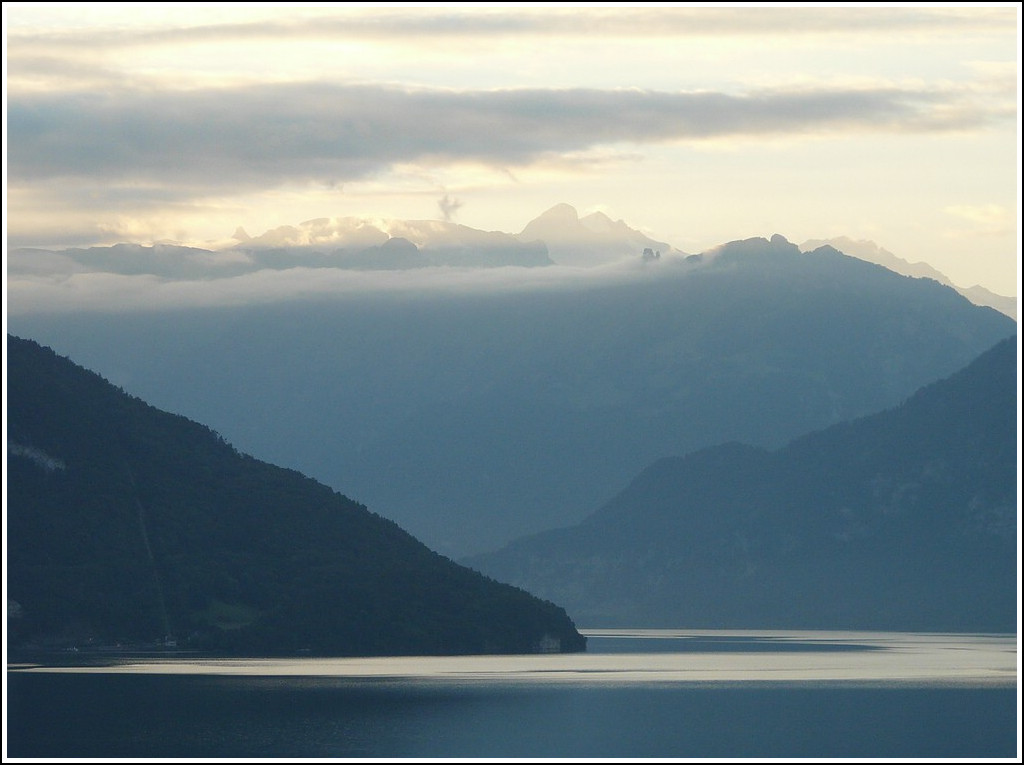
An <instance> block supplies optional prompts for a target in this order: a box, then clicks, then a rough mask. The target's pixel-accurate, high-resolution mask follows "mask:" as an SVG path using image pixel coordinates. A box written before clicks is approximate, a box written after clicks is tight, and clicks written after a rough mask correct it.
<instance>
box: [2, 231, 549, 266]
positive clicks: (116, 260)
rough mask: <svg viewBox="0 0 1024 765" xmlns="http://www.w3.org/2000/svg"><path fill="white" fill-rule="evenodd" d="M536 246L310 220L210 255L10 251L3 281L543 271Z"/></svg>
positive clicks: (504, 238)
mask: <svg viewBox="0 0 1024 765" xmlns="http://www.w3.org/2000/svg"><path fill="white" fill-rule="evenodd" d="M551 264H552V261H551V259H550V258H549V257H548V252H547V247H546V246H545V245H544V243H543V242H521V241H519V240H518V239H516V238H515V237H514V236H512V235H511V234H506V233H503V232H500V231H480V230H477V229H473V228H469V227H468V226H460V225H457V224H455V223H451V222H447V221H430V220H420V221H402V220H393V219H387V220H369V219H365V218H355V217H343V218H316V219H314V220H308V221H305V222H303V223H301V224H299V225H298V226H279V227H277V228H275V229H271V230H270V231H267V232H265V233H263V234H261V235H260V236H256V237H252V236H249V235H248V234H247V233H246V232H245V231H244V230H243V229H241V228H240V229H238V230H237V231H236V232H235V235H234V237H233V239H232V241H231V242H229V243H228V244H227V245H225V246H221V247H218V248H217V249H213V250H207V249H203V248H199V247H184V246H180V245H175V244H166V243H158V244H154V245H152V246H144V245H139V244H116V245H113V246H110V247H89V248H72V249H67V250H61V251H57V252H54V251H49V250H40V249H33V248H18V249H14V250H11V252H10V253H9V257H8V263H7V268H8V273H9V274H21V275H38V274H50V275H63V276H66V275H69V274H78V273H108V274H122V275H129V276H138V275H152V276H158V277H161V278H165V279H221V278H227V277H233V276H239V275H242V274H251V273H255V272H258V271H261V270H264V269H270V270H275V271H283V270H288V269H292V268H322V269H328V268H331V269H343V270H356V271H395V270H407V269H418V268H427V267H437V266H449V267H459V268H497V267H503V266H518V267H536V266H548V265H551Z"/></svg>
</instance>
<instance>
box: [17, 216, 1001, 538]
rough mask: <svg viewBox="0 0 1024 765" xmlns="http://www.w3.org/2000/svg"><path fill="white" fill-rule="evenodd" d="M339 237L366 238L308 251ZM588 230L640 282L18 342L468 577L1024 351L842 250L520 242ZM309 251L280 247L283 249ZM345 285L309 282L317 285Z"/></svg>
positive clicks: (453, 295) (439, 289) (554, 282)
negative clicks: (379, 519)
mask: <svg viewBox="0 0 1024 765" xmlns="http://www.w3.org/2000/svg"><path fill="white" fill-rule="evenodd" d="M534 224H536V225H534ZM332 226H334V228H336V229H338V230H344V231H349V230H355V229H358V228H359V227H358V226H355V225H354V224H353V225H349V224H347V223H346V224H345V225H341V224H337V225H335V224H324V225H323V226H321V225H320V224H316V225H312V224H310V225H309V226H308V227H307V228H309V229H310V231H313V230H318V231H319V230H323V231H329V230H332V229H331V227H332ZM339 226H340V228H339ZM560 226H561V227H562V228H559V227H560ZM300 228H301V227H300ZM427 228H430V227H423V226H421V227H419V228H417V227H416V226H413V225H411V224H410V225H408V226H407V227H406V228H404V229H401V231H403V232H405V234H407V235H408V236H413V233H411V232H412V231H413V229H415V230H417V231H420V232H421V233H422V232H423V231H424V230H426V229H427ZM580 228H583V229H586V230H587V231H589V232H591V233H592V234H594V235H595V236H597V235H598V233H599V232H600V231H602V230H605V231H606V233H607V234H608V237H609V239H608V241H613V240H614V241H619V242H623V243H624V244H622V246H623V247H625V248H627V249H628V250H630V251H631V255H630V257H629V258H627V259H626V260H624V261H622V262H621V263H620V264H613V265H604V266H596V267H594V268H572V267H569V268H566V267H558V266H546V267H539V268H512V267H502V268H490V269H489V268H481V269H461V270H459V269H456V270H453V271H451V272H449V271H444V270H443V269H441V270H442V271H443V273H442V274H441V275H435V276H432V277H430V278H429V279H428V278H423V279H421V278H420V276H422V275H424V274H426V273H427V272H435V271H438V270H439V269H432V268H426V269H423V268H420V269H413V270H404V271H401V272H399V273H397V274H396V273H395V272H389V273H387V274H384V276H386V277H387V278H383V277H381V278H378V277H376V276H375V277H374V278H373V280H371V281H368V282H363V281H359V282H357V284H358V285H359V287H360V288H359V289H355V288H353V289H351V290H349V291H339V292H324V293H312V294H311V295H306V294H304V293H303V294H297V295H292V296H289V295H286V294H282V296H280V297H279V298H277V299H275V300H272V301H263V302H253V303H247V302H245V300H244V299H242V298H236V296H235V295H234V294H233V293H232V294H229V295H228V297H226V298H224V302H223V303H222V304H216V305H209V306H206V305H204V306H200V307H194V306H192V305H184V306H183V307H180V308H173V307H167V306H166V305H158V306H156V307H153V308H151V309H149V308H147V307H146V306H145V305H141V306H137V307H135V308H134V309H133V310H131V311H128V312H124V311H122V310H117V309H111V310H109V311H104V310H101V309H100V308H96V307H93V308H92V309H91V310H88V311H75V312H63V313H62V312H60V311H55V312H53V313H48V312H44V310H42V307H41V306H40V307H36V308H35V309H34V310H30V311H25V312H14V313H12V314H11V315H10V316H9V328H10V331H12V332H13V333H16V334H18V335H20V336H23V337H29V338H32V339H35V340H37V341H39V342H42V343H44V344H46V345H49V346H51V347H53V348H54V349H56V350H57V351H58V352H59V353H62V354H66V355H69V356H71V357H72V358H75V359H76V360H77V361H78V362H79V363H82V364H84V365H86V366H87V367H89V368H91V369H94V370H96V371H97V372H99V373H100V374H103V375H104V376H105V377H107V378H108V379H110V380H111V381H113V382H114V383H116V384H118V385H120V386H122V387H124V388H125V389H126V390H128V391H130V392H131V393H133V394H135V395H138V396H141V397H142V398H144V399H145V400H146V401H148V402H151V403H152V404H154V405H155V406H158V407H160V408H162V409H165V410H168V411H172V412H176V413H180V414H182V415H185V416H187V417H190V418H192V419H195V420H198V421H200V422H203V423H206V424H207V425H209V426H210V427H213V428H215V429H216V430H217V431H218V432H220V433H222V434H224V436H225V438H227V439H228V440H229V441H230V442H231V443H233V444H235V445H236V446H237V447H238V448H239V449H241V450H243V451H245V452H246V453H250V454H253V455H254V456H256V457H258V458H260V459H263V460H267V461H269V462H272V463H274V464H278V465H283V466H287V467H290V468H294V469H297V470H300V471H302V472H303V473H304V474H306V475H311V476H314V477H315V478H317V479H318V480H320V481H322V482H324V483H326V484H328V485H330V486H332V487H334V488H336V489H338V490H340V491H344V492H345V493H346V494H347V495H349V496H352V497H354V498H356V499H357V500H359V501H360V502H364V503H366V504H367V505H368V506H370V507H372V508H373V509H374V510H375V511H376V512H379V513H381V514H382V515H384V516H385V517H388V518H391V519H392V520H395V521H396V522H398V523H399V524H400V525H401V526H402V527H403V528H405V529H407V530H409V531H410V532H411V533H412V534H414V535H415V536H417V537H418V538H420V539H422V540H423V541H424V542H426V543H427V544H428V545H430V546H431V547H432V548H434V549H437V550H440V551H442V552H444V553H445V554H449V555H460V556H461V555H469V554H473V553H478V552H483V551H486V550H489V549H496V548H498V547H500V546H502V545H504V544H506V543H507V542H509V541H511V540H512V539H515V538H517V537H520V536H522V535H524V534H529V533H534V532H538V531H541V530H544V529H550V528H555V527H560V526H566V525H568V524H572V523H575V522H578V521H580V520H582V519H583V518H584V517H585V516H586V515H587V514H588V513H590V512H591V511H592V509H593V508H594V507H596V506H597V505H598V504H599V503H601V502H603V501H605V500H606V498H607V497H609V496H611V495H612V494H613V493H614V492H616V491H618V490H620V489H621V487H622V486H623V485H625V484H626V483H627V482H628V481H629V480H630V479H631V478H632V477H633V476H634V475H636V474H637V473H638V472H639V471H640V470H642V469H643V468H644V467H645V466H646V465H649V464H650V463H652V462H653V461H654V460H657V459H659V458H661V457H665V456H667V455H672V454H684V453H687V452H690V451H692V450H695V449H699V448H701V447H705V446H711V445H714V444H718V443H722V442H726V441H732V440H736V441H742V442H745V443H750V444H753V445H755V446H758V447H761V448H777V447H779V446H781V445H783V444H785V443H786V442H787V441H788V440H790V439H792V438H794V437H796V436H798V435H800V434H802V433H806V432H809V431H811V430H814V429H817V428H822V427H825V426H828V425H830V424H833V423H836V422H840V421H842V420H846V419H850V418H853V417H857V416H861V415H865V414H868V413H871V412H876V411H879V410H881V409H883V408H886V407H890V406H894V405H896V404H898V403H899V402H900V401H902V400H903V399H904V398H906V397H907V396H909V395H911V394H912V393H913V392H914V391H915V390H917V389H918V388H919V387H921V386H922V385H925V384H927V383H929V382H931V381H933V380H936V379H938V378H940V377H943V376H945V375H948V374H951V373H952V372H953V371H955V370H956V369H958V368H960V367H962V366H963V365H964V364H966V363H967V362H968V361H970V360H971V359H972V358H974V357H975V356H976V355H977V354H979V353H980V352H982V351H983V350H984V349H986V348H988V347H990V346H991V345H992V344H993V343H995V342H997V341H998V340H1000V339H1003V338H1005V337H1008V336H1011V335H1013V334H1015V332H1016V323H1015V322H1014V321H1013V320H1012V319H1010V318H1009V317H1007V316H1005V315H1003V314H1001V313H998V312H996V311H994V310H992V309H989V308H983V307H979V306H976V305H972V304H971V303H970V302H969V301H968V300H966V299H964V298H963V297H962V296H961V295H959V294H957V292H955V291H954V290H953V289H951V288H949V287H946V286H943V285H941V284H939V283H938V282H936V281H933V280H930V279H914V278H909V277H906V276H901V275H898V274H896V273H894V272H893V271H891V270H889V269H886V268H883V267H881V266H878V265H874V264H870V263H867V262H865V261H863V260H860V259H857V258H853V257H849V256H847V255H844V254H842V253H840V252H839V251H837V250H835V249H834V248H831V247H822V248H819V249H816V250H814V251H812V252H801V251H800V249H799V248H798V247H797V246H796V245H793V244H790V243H789V242H787V241H786V240H785V239H784V238H783V237H781V236H778V235H776V236H773V237H772V238H771V239H770V240H768V239H761V238H757V239H750V240H745V241H738V242H731V243H729V244H726V245H722V246H721V247H718V248H715V249H714V250H711V251H708V252H705V253H700V254H697V255H690V256H685V255H683V254H681V253H678V252H674V251H672V250H670V249H664V250H660V252H661V254H662V257H660V258H644V257H643V251H642V250H640V251H638V248H640V246H641V245H642V246H643V248H644V249H651V250H653V251H654V252H658V251H659V250H658V249H657V247H658V246H659V243H657V242H653V241H652V240H649V239H646V238H638V237H640V236H642V235H639V234H637V233H636V232H632V233H631V230H629V229H628V227H627V226H625V225H624V224H623V225H621V226H620V225H619V224H610V223H608V221H607V220H606V219H604V218H602V217H600V216H587V217H585V218H583V219H579V218H578V217H577V216H576V215H575V211H573V210H572V209H571V208H568V206H565V207H562V206H559V207H556V208H555V209H554V210H552V211H549V213H547V214H545V215H543V216H541V218H539V219H538V220H537V221H534V223H533V224H530V225H529V226H527V227H526V229H525V231H524V235H528V236H532V233H531V232H535V230H547V231H549V232H550V231H551V230H567V231H578V230H579V229H580ZM380 230H381V231H382V230H383V229H380ZM392 230H394V231H398V230H399V229H392ZM430 230H434V229H432V228H431V229H430ZM436 230H437V231H439V232H441V233H438V234H437V235H438V237H441V236H442V234H443V237H449V238H448V239H443V237H442V239H443V240H444V241H446V242H450V241H451V240H450V237H457V236H462V235H467V236H468V234H466V232H465V231H464V230H463V229H461V228H459V227H457V226H454V224H446V225H441V226H439V227H437V229H436ZM363 234H366V235H367V236H369V235H371V234H372V236H376V237H378V239H379V237H380V236H381V234H373V232H368V233H367V231H364V232H363ZM363 234H360V235H361V236H362V235H363ZM241 235H242V234H241V232H240V234H239V236H241ZM549 235H550V233H549ZM296 236H298V234H296V233H295V232H294V231H288V232H284V233H283V234H282V235H281V237H280V241H278V240H274V243H275V246H277V245H278V244H282V243H283V242H293V240H294V239H295V237H296ZM311 236H312V235H310V236H307V239H308V238H310V237H311ZM323 236H324V237H327V238H330V236H333V234H326V233H325V234H323ZM346 236H347V234H346ZM353 236H354V235H353ZM424 236H425V234H424ZM522 236H523V235H521V237H520V238H522ZM289 237H291V238H289ZM299 239H302V238H301V237H299ZM402 239H403V240H405V237H402ZM498 240H500V241H501V242H502V245H501V246H502V247H504V246H506V245H508V246H510V247H511V246H512V245H509V242H510V241H515V242H519V244H520V245H522V246H524V247H532V246H534V245H531V244H529V243H528V242H527V243H523V242H521V241H520V240H519V239H515V240H511V239H509V238H506V237H504V235H503V236H497V237H496V239H495V241H498ZM268 241H269V240H268ZM302 241H305V240H302ZM344 241H348V240H344ZM359 241H360V244H361V245H362V244H366V243H367V242H372V241H375V240H373V239H372V238H370V239H364V240H359ZM391 241H394V238H392V239H387V240H385V241H384V244H383V245H374V244H366V246H367V247H374V246H385V245H387V243H388V242H391ZM405 241H408V242H412V241H413V240H412V239H408V240H405ZM421 241H422V243H423V246H422V248H420V249H419V252H420V253H424V252H427V251H428V250H429V248H428V247H427V243H428V240H427V239H422V240H421ZM430 241H434V242H435V244H436V242H438V241H441V239H437V240H430ZM530 241H531V242H535V241H536V240H532V239H531V240H530ZM553 241H554V240H553ZM293 243H294V242H293ZM414 244H415V243H414ZM288 246H291V245H288ZM295 246H300V245H298V244H296V245H295ZM309 246H311V245H310V244H309V242H306V243H305V244H301V247H309ZM415 246H416V247H418V248H419V247H420V245H419V244H415ZM517 246H518V245H517ZM546 246H547V248H548V251H549V254H550V256H551V258H552V259H553V260H557V257H558V253H559V250H558V248H557V247H556V246H555V245H546ZM395 247H396V249H399V250H400V249H401V248H402V247H405V249H406V251H407V254H409V255H410V257H412V256H413V253H412V251H411V250H409V249H408V247H407V246H406V245H404V244H399V245H395ZM257 249H258V248H256V247H255V246H253V247H252V252H256V250H257ZM623 252H626V250H623ZM132 253H134V254H132ZM286 254H287V253H286ZM627 254H629V253H627ZM94 255H95V256H96V257H99V256H100V255H102V256H103V257H109V258H112V259H113V258H118V257H119V258H122V259H121V260H119V261H117V262H118V263H120V264H121V265H120V266H118V267H121V268H124V269H127V268H150V269H153V270H155V269H157V268H158V267H164V266H165V265H166V264H168V263H170V264H172V265H171V266H168V267H174V268H177V267H178V265H175V264H180V263H186V262H187V263H192V264H193V265H194V264H195V263H199V264H200V265H201V266H202V267H204V268H205V267H206V265H203V264H204V263H205V261H204V260H203V259H204V258H206V257H207V255H208V253H207V254H204V253H202V252H194V251H187V252H185V251H181V250H169V251H167V252H166V253H165V252H164V251H163V250H161V249H159V248H141V249H139V248H136V249H132V246H124V247H122V248H121V250H118V248H109V249H108V250H105V251H103V252H102V253H100V252H97V253H94ZM164 255H167V257H164ZM307 255H308V256H309V257H319V255H313V254H311V253H307ZM51 256H52V257H53V258H63V259H66V260H68V261H70V262H73V263H78V264H79V265H80V266H82V264H83V262H84V261H83V260H82V259H84V258H86V255H84V254H81V253H77V254H76V253H74V252H71V253H70V254H67V253H65V254H51ZM25 257H26V259H28V256H25ZM89 257H93V255H90V256H89ZM216 257H218V258H227V257H229V255H228V253H227V252H226V251H224V252H220V253H218V254H217V255H216ZM231 257H233V256H231ZM245 257H249V256H248V255H246V256H245ZM252 257H255V256H252ZM275 257H277V256H275ZM281 257H284V255H282V256H281ZM289 257H290V256H289ZM296 257H297V256H296ZM142 261H145V262H142ZM61 262H65V261H61ZM282 262H284V261H282ZM140 263H141V264H140ZM221 266H224V263H219V265H217V266H216V267H217V268H220V267H221ZM90 267H93V266H90ZM95 267H99V266H95ZM104 267H106V266H104ZM110 267H113V266H110ZM182 267H183V266H182ZM190 267H191V266H190ZM225 267H226V266H225ZM209 268H210V269H212V268H214V266H209ZM294 271H302V269H291V270H290V271H270V272H269V273H271V274H272V275H274V277H275V278H278V274H280V275H281V276H280V278H281V279H284V278H286V277H285V275H286V274H290V273H292V272H294ZM341 272H342V271H341V270H339V269H316V268H313V269H306V270H305V271H303V274H302V276H301V278H302V279H307V278H308V279H309V280H310V281H306V282H303V284H308V285H315V284H318V283H321V282H323V281H324V280H326V279H328V276H329V275H330V273H341ZM471 272H472V273H471ZM208 273H212V272H208ZM261 273H266V271H264V272H261ZM343 273H346V274H347V273H353V272H348V271H345V272H343ZM467 274H469V276H467ZM477 274H479V275H483V276H481V277H480V278H477V276H475V275H477ZM525 275H528V278H527V276H525ZM392 277H394V278H392ZM64 281H66V282H72V280H70V279H69V280H64ZM213 281H218V287H217V289H221V287H220V286H219V282H224V284H225V286H224V287H223V289H225V290H227V289H229V288H233V287H234V286H235V284H236V283H235V282H234V281H233V280H231V279H221V280H213ZM396 281H397V283H399V284H401V285H402V288H401V289H393V288H392V287H391V285H393V284H394V283H395V282H396ZM43 282H46V283H47V284H50V285H52V284H58V283H62V282H61V280H59V279H52V280H49V281H47V280H40V281H39V282H38V283H37V284H42V283H43ZM72 283H73V284H77V283H74V282H72ZM196 283H198V282H196ZM250 283H251V280H250V281H246V282H244V284H250ZM110 284H113V285H114V286H115V287H117V288H118V289H114V288H113V287H111V288H110V289H108V291H107V292H104V293H102V295H103V296H104V298H105V299H108V300H109V302H110V303H112V304H116V303H117V301H118V300H120V299H121V298H122V296H121V292H120V291H119V290H120V289H121V287H123V288H124V289H128V288H130V287H132V286H133V285H134V284H135V282H133V281H130V280H129V281H116V280H114V281H112V282H110ZM174 284H178V283H177V282H175V283H174ZM191 284H192V283H188V284H186V283H181V288H180V292H181V294H185V293H187V291H188V289H190V288H191V287H190V285H191ZM204 284H205V282H204ZM76 288H77V287H76ZM161 294H162V295H164V296H166V295H167V294H171V295H172V296H176V295H177V294H178V293H177V292H173V293H167V292H164V293H161ZM243 298H244V296H243Z"/></svg>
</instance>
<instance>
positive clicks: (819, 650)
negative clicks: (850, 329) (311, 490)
mask: <svg viewBox="0 0 1024 765" xmlns="http://www.w3.org/2000/svg"><path fill="white" fill-rule="evenodd" d="M584 632H585V634H587V636H588V651H587V653H585V654H568V655H562V654H548V655H536V656H468V657H389V658H371V659H365V658H344V659H331V658H328V659H324V658H314V657H298V658H294V659H211V658H199V657H194V656H166V655H153V656H146V657H143V656H139V657H128V656H117V657H113V656H103V655H99V654H91V653H88V652H86V651H82V652H81V653H78V654H63V655H61V656H59V657H52V656H51V657H48V659H47V660H46V661H45V662H43V661H35V662H25V663H21V664H8V667H7V673H6V683H7V693H6V702H7V704H6V713H7V741H6V745H7V752H6V755H7V756H9V757H14V758H34V757H46V758H56V757H63V758H69V757H88V758H111V757H125V758H183V757H195V758H210V757H232V758H264V757H266V758H286V757H296V758H313V757H334V758H353V757H357V758H358V757H389V758H390V757H437V758H447V757H466V758H481V757H501V758H508V757H515V758H520V757H538V758H603V757H608V758H627V757H643V758H650V757H664V758H709V757H730V758H737V757H738V758H760V757H780V758H782V757H789V758H792V757H809V758H822V757H828V758H839V757H853V758H864V757H883V758H893V757H906V758H915V757H924V758H937V757H964V758H1003V757H1005V758H1011V757H1019V754H1020V751H1019V744H1018V720H1019V718H1018V711H1017V710H1018V706H1017V703H1018V691H1017V670H1018V667H1017V655H1018V653H1017V637H1016V635H964V634H930V633H928V634H926V633H881V632H879V633H868V632H809V631H772V632H750V631H720V630H584Z"/></svg>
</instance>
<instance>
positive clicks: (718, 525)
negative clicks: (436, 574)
mask: <svg viewBox="0 0 1024 765" xmlns="http://www.w3.org/2000/svg"><path fill="white" fill-rule="evenodd" d="M1018 393H1019V387H1018V384H1017V352H1016V339H1015V338H1010V339H1007V340H1004V341H1002V342H1000V343H998V344H997V345H996V346H995V347H993V348H992V349H991V350H989V351H987V352H986V353H984V354H982V355H981V356H980V357H979V358H978V359H977V360H975V361H974V362H973V363H972V364H970V365H969V366H968V367H966V368H965V369H963V370H962V371H960V372H958V373H956V374H954V375H952V376H951V377H949V378H946V379H944V380H942V381H940V382H937V383H934V384H932V385H929V386H927V387H925V388H923V389H921V390H920V391H919V392H918V393H916V394H915V395H914V396H912V397H911V398H909V399H908V400H907V401H905V402H904V403H903V404H901V405H900V406H897V407H895V408H893V409H889V410H886V411H883V412H881V413H878V414H875V415H872V416H868V417H865V418H862V419H858V420H855V421H852V422H847V423H842V424H838V425H835V426H833V427H830V428H828V429H825V430H822V431H818V432H815V433H812V434H810V435H807V436H804V437H802V438H799V439H797V440H795V441H793V442H791V443H790V444H789V445H787V446H786V447H784V448H782V449H779V450H777V451H774V452H772V451H767V450H764V449H759V448H755V447H751V446H743V445H739V444H725V445H722V446H717V447H712V448H709V449H705V450H701V451H697V452H693V453H691V454H688V455H686V456H684V457H673V458H667V459H662V460H660V461H658V462H656V463H654V464H652V465H651V466H649V467H648V468H647V469H646V470H644V471H643V472H642V473H641V474H640V475H639V476H638V477H637V478H636V479H635V480H634V481H633V482H632V483H631V484H630V485H629V486H628V487H627V488H626V489H625V490H624V491H623V492H622V493H621V494H619V495H618V496H616V497H615V498H614V499H613V500H611V501H610V502H609V503H608V504H606V505H605V506H603V507H602V508H601V509H600V510H598V511H597V512H596V513H594V514H593V515H592V516H590V517H588V518H587V519H586V520H585V521H584V522H583V523H582V524H580V525H579V526H575V527H571V528H564V529H560V530H557V531H552V532H548V533H542V534H539V535H536V536H533V537H530V538H525V539H522V540H519V541H517V542H514V543H512V544H511V545H509V546H507V547H506V548H504V549H503V550H500V551H498V552H497V553H494V554H490V555H483V556H478V557H476V558H473V559H470V561H469V563H470V565H472V566H474V567H477V568H479V569H480V570H482V571H485V572H488V573H489V574H491V575H493V576H495V577H498V578H501V579H503V580H504V581H510V582H515V583H517V584H519V585H521V586H525V587H530V588H533V589H532V591H534V592H538V593H541V594H542V595H543V596H544V597H549V598H553V599H556V600H558V602H559V603H562V604H563V605H565V607H566V608H567V609H568V610H569V613H570V614H572V615H573V617H574V618H575V619H576V620H577V621H578V622H580V623H582V624H586V625H587V626H617V625H634V624H647V625H651V626H689V627H707V628H714V627H722V628H727V627H737V628H740V627H742V628H753V627H762V628H763V627H779V628H783V627H790V628H796V627H799V628H865V629H872V628H894V629H927V630H998V631H1013V630H1014V629H1016V618H1017V529H1018V526H1017V523H1018V519H1017V494H1016V486H1017V474H1018V472H1017V471H1018V453H1017V435H1016V411H1017V397H1018Z"/></svg>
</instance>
